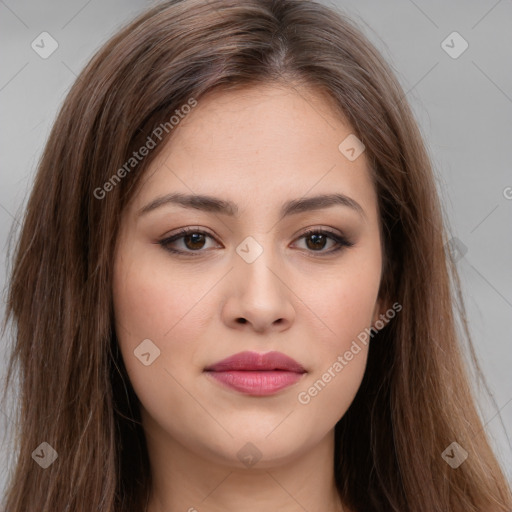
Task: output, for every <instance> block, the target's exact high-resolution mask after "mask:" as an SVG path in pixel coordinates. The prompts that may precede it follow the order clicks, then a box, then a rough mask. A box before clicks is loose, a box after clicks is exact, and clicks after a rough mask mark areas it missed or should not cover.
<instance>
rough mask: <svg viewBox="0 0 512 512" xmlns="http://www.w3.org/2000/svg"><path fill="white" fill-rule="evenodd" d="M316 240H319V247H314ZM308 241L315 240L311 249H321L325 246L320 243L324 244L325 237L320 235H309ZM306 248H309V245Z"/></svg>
mask: <svg viewBox="0 0 512 512" xmlns="http://www.w3.org/2000/svg"><path fill="white" fill-rule="evenodd" d="M318 239H320V246H319V245H316V244H318ZM322 239H323V240H322ZM308 240H316V242H313V247H312V248H313V249H322V248H323V246H324V245H325V244H323V243H322V241H323V242H325V237H324V235H322V234H316V235H309V237H308ZM308 246H309V244H308ZM310 248H311V247H310Z"/></svg>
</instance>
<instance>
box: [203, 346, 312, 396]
mask: <svg viewBox="0 0 512 512" xmlns="http://www.w3.org/2000/svg"><path fill="white" fill-rule="evenodd" d="M204 371H205V372H206V373H207V374H208V375H210V376H211V377H213V378H214V379H216V380H218V381H219V382H221V383H222V384H224V385H226V386H228V387H230V388H232V389H235V390H236V391H239V392H241V393H245V394H248V395H253V396H268V395H272V394H274V393H277V392H278V391H280V390H281V389H284V388H286V387H288V386H291V385H292V384H295V383H296V382H298V381H299V380H300V378H301V377H302V375H303V374H305V373H306V370H305V369H304V368H303V367H302V366H301V365H300V364H299V363H298V362H297V361H295V360H293V359H292V358H290V357H288V356H287V355H285V354H282V353H281V352H267V353H266V354H258V353H257V352H240V353H238V354H235V355H233V356H231V357H228V358H227V359H223V360H222V361H219V362H218V363H215V364H213V365H211V366H208V367H206V368H205V369H204Z"/></svg>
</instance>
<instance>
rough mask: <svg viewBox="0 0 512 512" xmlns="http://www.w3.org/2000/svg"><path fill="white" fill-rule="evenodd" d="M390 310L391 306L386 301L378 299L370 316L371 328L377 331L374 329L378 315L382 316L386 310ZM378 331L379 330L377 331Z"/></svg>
mask: <svg viewBox="0 0 512 512" xmlns="http://www.w3.org/2000/svg"><path fill="white" fill-rule="evenodd" d="M390 308H391V304H390V303H389V301H388V300H385V299H383V298H382V297H379V298H378V299H377V301H376V302H375V308H374V310H373V316H372V327H374V328H375V329H377V328H376V327H375V322H376V321H377V320H379V319H380V315H382V314H384V313H385V312H386V311H387V310H388V309H390ZM377 330H379V329H377Z"/></svg>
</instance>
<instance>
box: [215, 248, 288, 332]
mask: <svg viewBox="0 0 512 512" xmlns="http://www.w3.org/2000/svg"><path fill="white" fill-rule="evenodd" d="M234 267H235V268H234V269H233V271H232V272H230V276H229V281H228V282H227V283H226V293H227V298H226V301H225V303H224V307H223V311H222V316H223V321H224V323H225V324H226V325H228V326H229V327H230V328H234V329H238V330H252V331H254V332H257V333H266V332H275V331H284V330H286V329H289V328H290V326H291V325H292V324H293V321H294V318H295V309H294V306H293V297H294V294H293V291H292V289H291V284H290V282H289V281H290V279H287V273H286V271H285V268H284V265H282V264H280V263H279V262H278V261H277V258H276V257H275V256H274V254H273V253H272V251H271V250H270V249H264V250H263V252H262V253H261V254H260V255H259V256H258V257H257V258H256V260H254V261H252V262H251V263H249V262H247V261H246V260H244V259H243V258H242V257H240V256H239V255H238V254H234Z"/></svg>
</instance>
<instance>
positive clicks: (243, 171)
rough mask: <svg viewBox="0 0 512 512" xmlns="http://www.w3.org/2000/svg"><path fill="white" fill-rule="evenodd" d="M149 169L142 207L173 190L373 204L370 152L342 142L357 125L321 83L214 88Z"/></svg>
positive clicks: (243, 198) (240, 198)
mask: <svg viewBox="0 0 512 512" xmlns="http://www.w3.org/2000/svg"><path fill="white" fill-rule="evenodd" d="M174 130H175V131H174V132H173V134H172V137H171V139H170V140H168V141H167V142H166V146H165V147H164V148H163V149H162V152H161V153H160V154H159V156H158V158H157V159H155V161H153V162H152V164H151V165H150V167H149V169H148V178H147V179H146V180H144V183H143V186H142V187H141V189H140V190H139V191H138V194H137V197H136V198H135V199H134V206H133V207H134V208H135V209H139V208H140V207H142V206H143V205H144V204H146V203H147V202H148V201H149V200H151V199H154V197H155V196H156V195H162V194H164V193H169V192H173V191H180V192H183V193H187V194H191V193H196V194H209V195H217V196H220V197H225V198H226V199H228V198H229V199H230V200H232V201H234V202H236V203H238V204H241V205H245V204H248V203H254V204H256V203H258V202H259V203H261V201H262V200H263V201H264V203H265V204H266V205H267V206H270V205H271V204H272V203H274V202H275V203H276V207H278V206H279V207H280V206H281V205H282V203H283V202H284V201H285V200H289V199H292V198H293V199H295V198H298V197H303V196H309V195H317V194H325V193H332V192H341V193H344V194H346V195H349V196H351V197H353V198H354V199H355V200H356V201H357V202H359V203H363V205H366V207H365V209H369V210H372V209H374V207H375V202H376V197H375V192H374V187H373V184H372V181H371V176H370V172H369V168H368V165H367V160H366V156H365V154H364V152H363V153H362V154H361V155H360V156H359V157H358V158H356V159H355V160H353V161H350V160H349V159H348V158H347V157H346V156H345V155H344V154H343V153H342V152H341V151H340V149H339V145H340V143H342V142H343V141H344V140H345V139H346V138H347V137H349V136H352V137H353V129H352V127H351V126H350V125H349V124H348V123H347V122H346V121H345V120H344V119H343V118H342V116H341V115H340V114H339V112H338V110H337V109H336V108H335V106H334V104H333V102H332V101H330V99H329V98H327V97H326V96H325V95H322V94H320V93H319V92H317V91H313V90H311V89H305V88H297V87H284V86H272V85H258V86H251V87H247V88H244V89H238V90H230V91H225V90H224V91H223V90H217V91H214V92H212V93H210V94H208V95H206V96H205V97H203V98H201V99H200V100H198V104H197V106H196V107H195V108H194V109H193V110H192V111H191V112H190V113H189V114H187V115H185V116H183V118H182V119H181V120H180V122H179V125H178V126H177V127H175V129H174Z"/></svg>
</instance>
